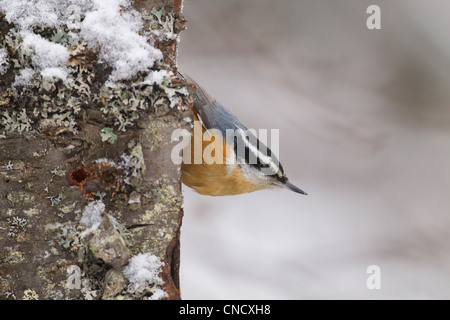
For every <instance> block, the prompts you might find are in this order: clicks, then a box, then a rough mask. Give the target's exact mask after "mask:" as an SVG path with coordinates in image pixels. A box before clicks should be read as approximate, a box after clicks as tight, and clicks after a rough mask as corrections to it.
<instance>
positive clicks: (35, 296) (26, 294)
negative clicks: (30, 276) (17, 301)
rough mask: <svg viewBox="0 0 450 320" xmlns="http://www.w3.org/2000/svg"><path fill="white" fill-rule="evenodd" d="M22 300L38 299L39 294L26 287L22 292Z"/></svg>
mask: <svg viewBox="0 0 450 320" xmlns="http://www.w3.org/2000/svg"><path fill="white" fill-rule="evenodd" d="M22 299H23V300H39V295H38V294H37V293H36V291H34V290H32V289H27V290H25V291H24V292H23V298H22Z"/></svg>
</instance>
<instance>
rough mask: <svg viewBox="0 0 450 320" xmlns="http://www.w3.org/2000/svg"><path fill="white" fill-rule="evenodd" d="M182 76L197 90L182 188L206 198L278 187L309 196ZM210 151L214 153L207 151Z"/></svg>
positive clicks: (249, 135) (228, 114) (227, 114)
mask: <svg viewBox="0 0 450 320" xmlns="http://www.w3.org/2000/svg"><path fill="white" fill-rule="evenodd" d="M178 75H179V76H180V77H181V79H183V80H184V81H186V82H188V83H190V84H191V85H193V86H194V87H195V94H194V99H193V106H192V107H191V111H192V113H193V116H192V120H193V123H194V125H193V127H194V130H193V133H192V137H191V141H190V143H189V145H188V146H186V148H185V149H183V153H187V154H186V156H187V159H188V161H183V162H182V163H181V181H182V182H183V184H185V185H186V186H188V187H190V188H192V189H193V190H194V191H196V192H197V193H199V194H202V195H208V196H231V195H238V194H245V193H250V192H254V191H258V190H264V189H276V188H286V189H288V190H291V191H293V192H296V193H299V194H303V195H306V194H307V193H306V192H305V191H303V190H302V189H300V188H298V187H297V186H295V185H294V184H292V183H291V182H290V181H289V180H288V178H287V176H286V174H285V172H284V169H283V166H282V165H281V163H280V162H279V161H278V159H277V157H276V156H275V155H274V154H273V153H272V151H271V150H270V149H269V148H268V147H267V146H266V145H265V144H264V143H262V142H261V141H260V140H259V139H258V138H256V136H255V135H253V134H252V133H251V132H249V130H248V128H247V127H246V126H245V125H244V124H242V122H241V121H239V119H238V118H237V117H236V116H235V115H234V114H233V113H232V112H231V111H229V110H228V109H227V108H225V107H224V106H223V105H222V104H220V103H219V102H217V101H216V99H214V98H213V97H212V96H211V95H210V94H209V93H208V92H207V91H206V90H205V89H204V88H203V87H202V86H200V85H199V84H198V83H197V82H196V81H194V80H193V79H192V78H191V77H190V76H188V75H187V74H186V73H184V72H182V71H181V70H179V71H178ZM196 127H197V130H196ZM200 127H201V129H200ZM230 132H231V133H232V135H230V138H228V137H229V136H227V133H228V134H229V133H230ZM225 137H226V138H225ZM196 143H197V147H196ZM199 144H200V145H201V148H200V147H199ZM207 148H208V150H214V151H212V152H211V153H208V152H205V150H206V149H207ZM209 154H210V156H208V155H209ZM189 155H190V156H189ZM184 159H186V158H184ZM214 160H215V161H214ZM217 160H219V161H217Z"/></svg>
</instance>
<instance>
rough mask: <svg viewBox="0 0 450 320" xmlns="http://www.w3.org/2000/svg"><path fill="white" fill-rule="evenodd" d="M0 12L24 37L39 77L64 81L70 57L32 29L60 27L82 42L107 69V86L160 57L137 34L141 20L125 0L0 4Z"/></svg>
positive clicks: (42, 0)
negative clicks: (85, 43) (108, 67)
mask: <svg viewBox="0 0 450 320" xmlns="http://www.w3.org/2000/svg"><path fill="white" fill-rule="evenodd" d="M0 10H1V11H2V12H3V13H4V14H5V16H6V19H7V20H8V22H10V23H14V24H15V25H16V27H17V28H18V30H19V32H20V33H21V35H22V36H23V37H24V46H25V48H34V54H33V57H32V60H33V66H34V67H35V68H36V69H37V70H38V71H40V72H41V74H42V76H44V77H56V78H59V79H63V80H65V79H66V77H67V70H66V69H65V67H64V66H65V64H66V62H67V59H68V58H69V56H70V54H69V51H68V50H67V48H65V47H64V46H63V45H60V44H57V43H53V42H51V41H48V40H46V39H43V38H42V37H40V36H39V35H37V34H34V33H33V31H32V26H35V25H41V26H48V27H59V26H62V25H65V26H67V27H68V28H69V29H70V34H71V35H72V36H74V37H77V36H78V35H79V36H80V37H81V39H83V40H85V41H87V42H88V45H89V47H90V48H92V49H94V50H97V51H98V52H99V59H100V61H102V62H104V63H106V64H107V65H109V66H110V67H112V69H113V70H112V73H111V75H110V78H109V81H110V82H111V83H114V82H116V81H119V80H126V79H131V78H132V77H134V76H135V75H136V74H137V73H138V72H141V71H142V72H145V71H149V69H150V68H152V67H153V65H154V64H155V62H157V61H160V60H161V59H162V53H161V51H160V50H158V49H156V48H154V47H153V46H151V45H150V44H148V42H147V40H148V39H147V38H146V37H145V36H143V35H140V34H139V31H140V29H141V28H142V16H141V14H140V13H139V12H138V11H136V10H134V9H133V7H132V6H131V4H130V0H63V1H61V0H33V1H31V2H30V1H29V0H15V1H8V0H0ZM56 68H59V69H58V70H57V69H56Z"/></svg>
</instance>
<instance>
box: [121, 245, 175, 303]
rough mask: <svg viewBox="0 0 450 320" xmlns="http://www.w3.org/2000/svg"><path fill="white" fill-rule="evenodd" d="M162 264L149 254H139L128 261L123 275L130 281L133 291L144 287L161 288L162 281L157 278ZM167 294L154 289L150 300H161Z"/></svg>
mask: <svg viewBox="0 0 450 320" xmlns="http://www.w3.org/2000/svg"><path fill="white" fill-rule="evenodd" d="M163 265H164V263H163V262H162V261H161V260H160V259H159V258H158V257H157V256H155V255H152V254H150V253H140V254H137V255H135V256H134V257H132V258H131V259H130V260H129V261H128V265H127V266H126V267H125V268H124V270H123V274H124V276H125V277H126V278H127V279H128V280H129V281H130V285H131V286H132V287H133V289H134V290H138V288H140V287H144V286H162V285H164V282H163V280H162V279H161V277H160V276H159V274H160V273H161V268H162V266H163ZM165 297H167V294H166V293H165V292H164V291H163V290H161V289H159V288H156V289H155V291H154V293H153V295H152V299H159V300H160V299H163V298H165Z"/></svg>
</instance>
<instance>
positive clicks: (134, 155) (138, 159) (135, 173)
mask: <svg viewBox="0 0 450 320" xmlns="http://www.w3.org/2000/svg"><path fill="white" fill-rule="evenodd" d="M128 148H129V149H130V150H131V152H130V168H129V169H130V170H131V176H132V177H139V176H140V175H143V174H145V169H146V167H145V159H144V154H143V152H142V145H141V144H140V143H139V142H137V141H131V142H130V143H129V144H128Z"/></svg>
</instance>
